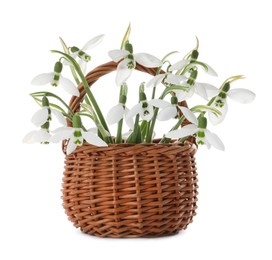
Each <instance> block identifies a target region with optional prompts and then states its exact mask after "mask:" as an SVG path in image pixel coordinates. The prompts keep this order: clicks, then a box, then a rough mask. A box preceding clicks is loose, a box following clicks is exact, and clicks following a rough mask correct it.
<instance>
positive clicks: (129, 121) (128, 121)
mask: <svg viewBox="0 0 272 260" xmlns="http://www.w3.org/2000/svg"><path fill="white" fill-rule="evenodd" d="M129 111H130V110H129V109H128V108H127V107H126V108H125V121H126V124H127V125H128V127H129V129H133V128H134V123H133V119H132V117H131V118H128V117H127V114H128V113H129Z"/></svg>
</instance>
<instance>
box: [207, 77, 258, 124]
mask: <svg viewBox="0 0 272 260" xmlns="http://www.w3.org/2000/svg"><path fill="white" fill-rule="evenodd" d="M227 97H229V98H230V99H232V100H234V101H236V102H238V103H240V104H248V103H251V102H252V101H253V100H254V98H255V94H254V93H253V92H252V91H250V90H248V89H244V88H236V89H231V90H230V83H229V82H227V83H226V84H225V85H224V86H223V88H222V90H221V91H220V93H219V94H218V95H217V96H216V97H215V100H214V102H213V103H212V105H211V107H213V108H216V109H218V110H219V111H220V112H221V115H215V114H214V113H211V112H208V115H209V119H210V121H211V123H212V124H213V125H217V124H219V123H221V122H222V121H223V120H224V119H225V117H226V114H227V112H228V104H227Z"/></svg>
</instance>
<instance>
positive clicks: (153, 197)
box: [62, 141, 197, 238]
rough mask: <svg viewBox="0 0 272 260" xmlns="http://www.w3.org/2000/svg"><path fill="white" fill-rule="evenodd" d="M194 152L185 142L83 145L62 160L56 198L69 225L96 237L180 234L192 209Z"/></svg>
mask: <svg viewBox="0 0 272 260" xmlns="http://www.w3.org/2000/svg"><path fill="white" fill-rule="evenodd" d="M64 150H65V145H64ZM196 151H197V147H196V145H195V144H194V143H191V142H189V141H185V143H184V144H180V143H170V144H156V143H153V144H113V145H109V146H108V147H96V146H92V145H89V144H87V143H85V144H84V145H83V146H80V147H78V148H77V149H76V150H75V151H74V152H73V153H72V154H70V155H66V160H65V171H64V177H63V190H62V192H63V207H64V209H65V212H66V214H67V215H68V217H69V220H70V221H71V222H73V223H74V225H75V226H76V227H77V228H78V227H79V228H80V229H81V230H82V231H83V232H85V233H88V234H90V235H95V236H99V237H115V238H118V237H134V238H136V237H158V236H166V235H172V234H175V233H178V232H179V231H180V230H182V229H186V228H187V226H188V224H190V223H191V222H192V219H193V217H194V216H195V214H196V212H195V210H196V208H197V206H196V202H197V172H196V164H195V158H194V155H195V153H196Z"/></svg>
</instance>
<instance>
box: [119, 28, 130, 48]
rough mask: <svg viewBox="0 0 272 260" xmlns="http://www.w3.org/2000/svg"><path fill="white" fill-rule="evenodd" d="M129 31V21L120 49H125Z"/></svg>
mask: <svg viewBox="0 0 272 260" xmlns="http://www.w3.org/2000/svg"><path fill="white" fill-rule="evenodd" d="M130 32H131V26H130V23H129V25H128V28H127V30H126V33H125V35H124V37H123V40H122V44H121V50H124V49H125V45H126V42H128V41H129V36H130Z"/></svg>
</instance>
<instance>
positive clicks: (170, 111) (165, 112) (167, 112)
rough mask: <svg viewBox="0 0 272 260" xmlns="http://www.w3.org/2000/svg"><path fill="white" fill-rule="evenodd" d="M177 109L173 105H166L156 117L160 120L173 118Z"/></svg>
mask: <svg viewBox="0 0 272 260" xmlns="http://www.w3.org/2000/svg"><path fill="white" fill-rule="evenodd" d="M177 113H178V111H177V108H176V107H175V106H168V107H166V108H164V109H162V110H161V111H160V113H159V114H158V117H157V119H158V120H160V121H166V120H169V119H171V118H174V117H175V116H176V115H177Z"/></svg>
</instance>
